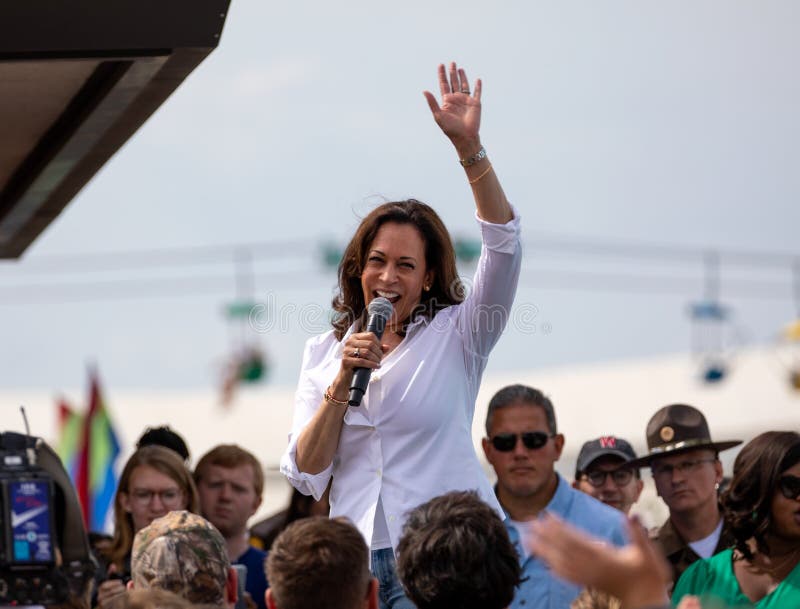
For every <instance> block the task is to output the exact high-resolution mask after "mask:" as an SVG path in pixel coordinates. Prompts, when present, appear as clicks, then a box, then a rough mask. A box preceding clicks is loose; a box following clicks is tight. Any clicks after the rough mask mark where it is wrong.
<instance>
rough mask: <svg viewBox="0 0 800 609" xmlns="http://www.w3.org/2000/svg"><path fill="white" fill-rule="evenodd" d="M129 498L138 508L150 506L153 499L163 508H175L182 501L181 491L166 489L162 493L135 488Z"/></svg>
mask: <svg viewBox="0 0 800 609" xmlns="http://www.w3.org/2000/svg"><path fill="white" fill-rule="evenodd" d="M130 496H131V500H132V501H133V502H134V503H137V504H138V505H140V506H146V505H150V502H151V501H152V500H153V497H158V499H159V501H161V503H162V504H163V505H164V507H177V506H178V504H180V502H181V500H183V491H182V490H180V489H178V488H168V489H165V490H163V491H153V490H150V489H148V488H137V489H134V490H133V492H132V493H131V494H130Z"/></svg>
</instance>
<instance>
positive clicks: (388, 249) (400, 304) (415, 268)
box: [361, 222, 433, 325]
mask: <svg viewBox="0 0 800 609" xmlns="http://www.w3.org/2000/svg"><path fill="white" fill-rule="evenodd" d="M432 279H433V272H432V271H429V270H428V268H427V265H426V264H425V242H424V241H423V240H422V235H420V232H419V231H418V230H417V228H416V227H415V226H413V225H412V224H398V223H397V222H387V223H386V224H384V225H383V226H381V227H380V228H379V229H378V232H377V233H376V235H375V239H373V241H372V243H371V244H370V246H369V248H368V249H367V254H366V260H365V262H364V270H363V272H362V273H361V289H362V290H363V292H364V303H365V304H366V305H367V306H369V303H370V302H371V301H372V300H374V299H375V298H377V297H378V296H383V297H384V298H387V299H388V300H389V302H391V303H392V306H393V307H394V313H393V314H392V317H391V319H390V320H389V324H390V325H392V324H397V323H401V322H404V321H405V320H406V319H408V317H409V315H411V312H412V311H413V310H414V307H416V306H417V305H418V304H419V302H420V299H421V297H422V291H423V288H424V287H426V286H429V285H430V283H431V281H432Z"/></svg>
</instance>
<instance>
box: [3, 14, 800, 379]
mask: <svg viewBox="0 0 800 609" xmlns="http://www.w3.org/2000/svg"><path fill="white" fill-rule="evenodd" d="M799 27H800V4H798V3H796V2H791V1H788V0H787V1H786V2H768V1H767V2H764V1H759V2H756V1H752V2H735V1H730V0H726V1H714V2H709V1H699V2H698V1H696V0H694V1H691V2H690V1H671V2H654V1H642V0H635V1H630V2H547V3H544V2H524V3H523V2H513V3H512V2H486V0H481V1H479V2H478V1H473V0H463V1H460V2H457V3H453V2H447V3H444V2H430V1H428V2H417V1H406V2H402V3H382V2H362V1H360V0H359V1H357V2H347V3H328V2H267V1H265V0H233V1H232V3H231V9H230V13H229V15H228V18H227V20H226V24H225V29H224V32H223V35H222V39H221V43H220V46H219V48H218V49H216V50H215V51H214V52H213V53H212V54H211V56H209V58H208V59H207V60H206V61H204V62H203V63H202V64H201V65H200V66H199V67H198V68H197V69H196V70H195V72H194V73H193V74H191V75H190V76H189V78H188V79H187V80H186V82H185V83H184V84H183V85H182V86H181V87H180V88H179V89H178V90H177V91H176V92H175V93H174V94H173V96H172V97H171V98H170V99H169V100H168V101H167V102H166V103H165V104H164V105H163V106H162V107H161V108H160V109H159V110H158V112H157V113H156V114H155V115H154V116H153V117H152V118H151V119H150V120H149V121H148V122H147V123H145V125H144V126H143V127H142V128H141V129H140V130H139V132H138V133H137V134H136V135H135V136H134V137H133V138H132V139H131V140H130V141H129V142H128V143H127V144H126V146H124V147H123V148H122V149H121V151H120V152H119V153H118V154H117V155H116V156H115V157H114V158H113V159H112V160H111V161H110V162H109V163H108V164H107V165H106V166H105V167H104V169H103V170H102V171H101V172H100V173H99V174H98V175H97V176H96V177H95V179H94V180H93V181H92V182H90V183H89V184H88V186H86V188H85V189H84V190H83V191H82V192H81V193H80V194H79V195H78V196H77V197H76V198H75V199H74V200H73V201H72V202H71V203H70V204H69V205H68V207H67V208H66V209H65V211H64V212H63V213H62V214H61V216H60V217H59V218H58V219H57V220H56V221H54V222H53V223H52V225H51V226H50V227H49V228H48V229H47V230H46V232H45V233H44V234H43V235H42V236H40V237H39V239H38V240H37V241H36V242H35V243H34V244H33V245H32V246H31V247H30V249H29V250H28V251H27V252H26V254H25V255H24V257H23V258H22V259H21V260H20V261H15V262H3V263H2V264H0V312H1V313H2V314H0V335H2V337H3V339H4V340H3V343H4V348H3V349H2V350H0V384H2V386H3V387H7V388H8V387H38V388H45V389H52V390H53V391H58V390H61V389H71V388H75V387H82V386H83V385H84V383H85V365H86V363H87V362H89V361H94V362H97V364H98V365H99V367H100V371H101V374H102V377H103V379H104V381H105V383H106V385H108V386H109V387H110V388H114V387H118V388H168V387H169V388H199V387H206V386H207V387H211V386H214V385H216V384H217V383H218V379H219V370H220V367H221V365H222V362H223V361H224V359H225V357H226V355H227V354H229V353H230V351H231V350H232V349H234V348H235V346H236V345H237V344H239V341H241V340H242V337H244V338H245V339H246V340H248V341H255V342H257V343H258V344H260V345H261V346H262V348H264V349H265V350H266V352H267V353H268V356H269V358H270V360H271V363H272V369H271V377H270V380H271V382H273V383H276V384H289V385H291V384H294V382H295V379H296V375H297V372H298V369H299V364H300V357H301V353H302V347H303V342H304V340H305V339H306V338H307V337H308V336H309V335H311V334H312V333H316V332H320V331H323V330H324V329H325V323H324V319H323V317H324V312H325V311H326V310H327V307H328V305H329V303H330V297H331V293H332V288H333V285H334V282H335V277H334V274H333V273H332V272H331V271H330V270H327V269H326V268H325V267H324V266H323V265H322V263H321V257H320V255H319V248H320V247H321V245H322V244H323V243H325V242H327V241H331V242H334V243H341V242H343V241H345V240H346V239H347V238H348V237H349V235H350V234H351V233H352V231H353V229H354V228H355V226H356V224H357V221H358V217H359V215H362V214H363V213H364V212H365V211H367V210H369V209H370V208H371V207H372V206H374V205H375V204H376V203H378V202H381V201H383V200H384V199H394V198H406V197H412V196H413V197H416V198H419V199H421V200H424V201H426V202H429V203H430V204H432V205H433V206H434V207H435V208H436V209H437V210H438V211H439V212H440V213H441V215H442V216H443V218H444V220H445V222H446V223H447V225H448V227H449V228H450V230H451V232H452V233H453V235H454V236H463V237H469V238H475V237H477V229H476V226H475V222H474V219H473V209H474V205H473V203H472V200H471V196H470V190H469V188H468V185H467V183H466V180H465V178H464V176H463V172H462V170H461V169H460V167H459V166H458V164H457V162H456V155H455V153H454V152H453V150H452V149H451V146H450V144H449V143H448V142H447V140H446V139H445V138H444V136H443V135H442V134H441V133H440V131H439V130H438V128H437V127H436V125H435V124H434V122H433V121H432V119H431V117H430V112H429V110H428V107H427V105H426V103H425V100H424V98H423V96H422V91H423V90H424V89H430V90H432V91H436V66H437V64H438V63H440V62H447V61H449V60H451V59H452V60H457V61H458V62H459V63H460V64H461V65H463V66H464V67H465V68H466V69H467V72H468V75H469V76H470V78H471V79H472V80H473V81H474V78H475V77H481V78H482V79H483V83H484V87H483V91H484V94H483V106H484V114H483V125H482V138H483V142H484V144H485V146H486V149H487V151H488V152H489V155H490V157H491V159H492V162H493V164H494V166H495V168H496V171H497V173H498V175H499V177H500V179H501V181H502V183H503V185H504V187H505V189H506V192H507V194H508V196H509V199H510V200H511V201H512V203H513V204H514V205H515V206H516V208H517V209H518V211H519V213H520V215H521V216H522V222H523V242H524V247H525V252H526V253H525V262H524V265H523V272H522V277H521V283H520V288H519V292H518V296H517V300H516V305H515V311H514V315H513V316H512V324H511V326H510V327H509V328H508V330H507V332H506V334H505V335H504V337H503V339H502V340H501V342H500V343H499V345H498V346H497V348H496V351H495V353H494V354H493V356H492V358H491V360H490V364H489V371H493V370H494V371H499V370H514V369H522V368H525V369H529V368H532V367H545V366H565V365H567V366H568V365H569V364H570V363H574V362H587V361H601V360H611V359H628V358H638V357H647V356H653V355H657V354H662V353H674V352H682V351H686V350H687V349H689V348H690V341H691V332H692V327H691V324H690V323H689V320H688V318H687V315H686V309H687V306H688V304H689V303H690V302H692V301H695V300H697V299H700V298H702V297H703V294H704V290H705V289H706V287H705V285H704V270H703V265H702V257H701V256H700V255H699V254H696V252H701V251H703V250H715V249H718V250H721V251H723V253H724V252H729V251H735V252H756V251H765V252H773V253H778V254H782V256H778V257H775V258H774V259H772V258H770V259H764V258H761V257H756V258H751V257H748V256H739V257H738V258H736V259H735V260H734V259H733V258H731V257H730V256H728V257H726V256H725V255H723V257H722V266H721V275H720V282H721V283H720V285H721V291H720V295H721V298H722V301H723V302H724V303H725V304H726V305H728V306H729V307H730V308H731V310H732V311H733V313H734V315H733V318H732V321H731V322H730V323H727V324H725V325H724V326H723V327H722V328H720V329H719V336H720V337H721V338H720V340H723V341H724V342H725V344H726V345H729V346H732V345H736V344H742V343H745V342H759V343H764V342H769V341H772V340H774V337H775V336H776V335H777V333H778V332H779V330H780V328H781V326H782V325H784V324H785V323H788V322H789V321H790V320H791V319H793V318H794V317H795V316H797V315H798V312H797V308H796V303H794V302H793V300H792V298H791V293H792V283H791V281H792V274H791V268H790V265H789V261H790V260H791V255H798V256H800V246H799V245H798V237H797V233H798V227H799V226H800V211H799V210H800V207H798V194H800V171H799V170H798V167H800V153H799V149H798V146H799V144H798V142H800V113H798V110H797V109H798V108H800V79H798V78H797V73H798V63H799V62H798V60H800V37H798V35H797V32H798V28H799ZM237 244H238V245H240V246H244V245H246V244H257V247H253V248H251V249H250V250H249V251H250V255H251V256H253V263H252V267H251V268H252V269H253V277H254V289H253V291H252V296H253V297H254V298H255V299H256V300H259V301H263V302H266V303H267V304H268V305H269V306H268V309H267V311H268V317H267V318H265V319H264V320H263V321H266V331H265V332H261V333H257V332H253V331H251V330H249V329H247V328H240V327H238V326H237V325H236V324H235V323H231V322H229V321H228V320H227V319H226V318H225V316H224V315H223V309H224V307H225V305H226V304H227V303H229V302H231V301H233V300H234V299H235V297H236V275H235V274H236V268H237V267H236V265H235V264H234V257H235V255H237V254H236V252H239V254H238V255H239V256H246V252H247V251H248V250H247V249H246V248H243V247H239V248H235V247H233V246H235V245H237ZM209 246H220V247H219V248H212V249H204V248H207V247H209ZM612 246H615V247H621V246H624V248H623V249H624V251H623V252H622V253H619V252H618V253H617V255H611V253H612V252H613V251H614V250H613V248H612ZM183 248H187V249H183ZM161 250H170V251H166V252H162V251H161ZM173 250H174V251H173ZM137 252H139V254H137ZM126 253H127V254H126ZM84 254H88V256H83V255H84ZM122 254H125V255H122ZM742 262H745V263H746V264H741V263H742ZM239 268H240V269H245V268H248V267H246V266H242V265H240V267H239ZM462 272H463V274H464V275H466V276H469V275H470V274H471V269H470V268H469V267H468V266H464V267H463V269H462ZM245 275H247V274H245ZM244 284H247V281H245V282H244ZM245 292H247V290H245ZM715 332H716V331H715ZM709 340H710V342H714V341H715V340H716V338H715V335H714V334H712V337H711V338H710V339H709Z"/></svg>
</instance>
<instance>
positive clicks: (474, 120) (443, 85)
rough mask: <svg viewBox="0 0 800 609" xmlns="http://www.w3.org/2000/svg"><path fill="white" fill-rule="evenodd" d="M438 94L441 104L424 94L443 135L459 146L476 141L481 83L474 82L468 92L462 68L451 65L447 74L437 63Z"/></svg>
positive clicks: (429, 95) (467, 82) (465, 75)
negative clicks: (440, 96) (472, 87)
mask: <svg viewBox="0 0 800 609" xmlns="http://www.w3.org/2000/svg"><path fill="white" fill-rule="evenodd" d="M438 77H439V92H440V93H441V95H442V105H441V106H440V105H439V103H438V102H437V101H436V97H435V96H434V95H433V93H431V92H430V91H424V95H425V99H426V100H428V106H430V109H431V113H432V114H433V118H434V120H435V121H436V124H437V125H439V127H440V128H441V129H442V131H443V132H444V134H445V135H446V136H447V137H449V138H450V140H451V141H452V142H453V143H454V144H455V145H456V147H459V144H462V145H463V144H467V145H469V143H470V142H474V141H477V140H478V134H479V132H480V126H481V81H480V79H478V80H476V81H475V90H474V91H471V90H470V87H469V80H467V73H466V72H465V71H464V69H463V68H459V67H458V66H456V64H455V62H451V63H450V68H449V71H448V70H446V69H445V67H444V64H439V69H438Z"/></svg>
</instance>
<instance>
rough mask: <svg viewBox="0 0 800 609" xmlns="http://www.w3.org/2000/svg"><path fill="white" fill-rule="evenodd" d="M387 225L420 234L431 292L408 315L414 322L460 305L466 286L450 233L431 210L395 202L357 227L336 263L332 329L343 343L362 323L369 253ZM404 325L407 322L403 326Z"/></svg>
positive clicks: (375, 211)
mask: <svg viewBox="0 0 800 609" xmlns="http://www.w3.org/2000/svg"><path fill="white" fill-rule="evenodd" d="M387 222H396V223H398V224H411V225H412V226H414V227H416V229H417V230H418V231H419V233H420V236H421V237H422V241H423V242H424V243H425V266H426V268H427V269H428V270H432V271H433V281H432V283H431V289H430V290H429V291H427V292H423V293H422V299H421V301H420V303H419V305H418V306H417V308H416V309H415V310H414V312H413V313H412V318H414V317H416V316H417V315H423V316H425V317H427V318H428V319H431V318H433V316H434V315H436V312H437V311H439V310H441V309H444V308H446V307H449V306H450V305H454V304H458V303H460V302H461V301H463V300H464V296H465V294H464V291H465V290H464V286H463V284H462V283H461V280H460V279H459V277H458V271H457V270H456V255H455V250H454V249H453V241H452V239H451V238H450V233H449V232H447V228H446V227H445V225H444V222H442V219H441V218H440V217H439V215H438V214H437V213H436V212H435V211H434V210H433V208H432V207H430V206H429V205H426V204H425V203H422V202H421V201H417V200H416V199H408V200H407V201H393V202H390V203H384V204H383V205H380V206H378V207H376V208H375V209H373V210H372V211H371V212H370V213H369V214H368V215H367V217H366V218H364V219H363V220H362V221H361V224H359V226H358V228H357V229H356V232H355V234H354V235H353V238H352V239H350V243H349V244H348V245H347V248H346V249H345V251H344V254H343V255H342V260H341V262H340V263H339V287H338V291H337V293H336V296H335V297H334V298H333V303H332V305H333V310H334V317H333V322H332V323H333V328H334V333H335V335H336V338H337V339H338V340H341V339H342V337H343V336H344V335H345V333H346V332H347V329H348V328H349V327H350V325H351V324H352V323H353V322H354V321H356V320H357V319H360V320H361V321H362V325H363V322H364V321H365V315H366V304H365V302H364V293H363V291H362V289H361V274H362V272H363V271H364V265H365V263H366V258H367V252H368V251H369V248H370V246H371V245H372V242H373V241H374V240H375V236H376V235H377V234H378V230H379V229H380V227H381V226H383V225H384V224H386V223H387ZM401 321H403V322H404V323H406V322H408V321H410V320H401Z"/></svg>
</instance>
